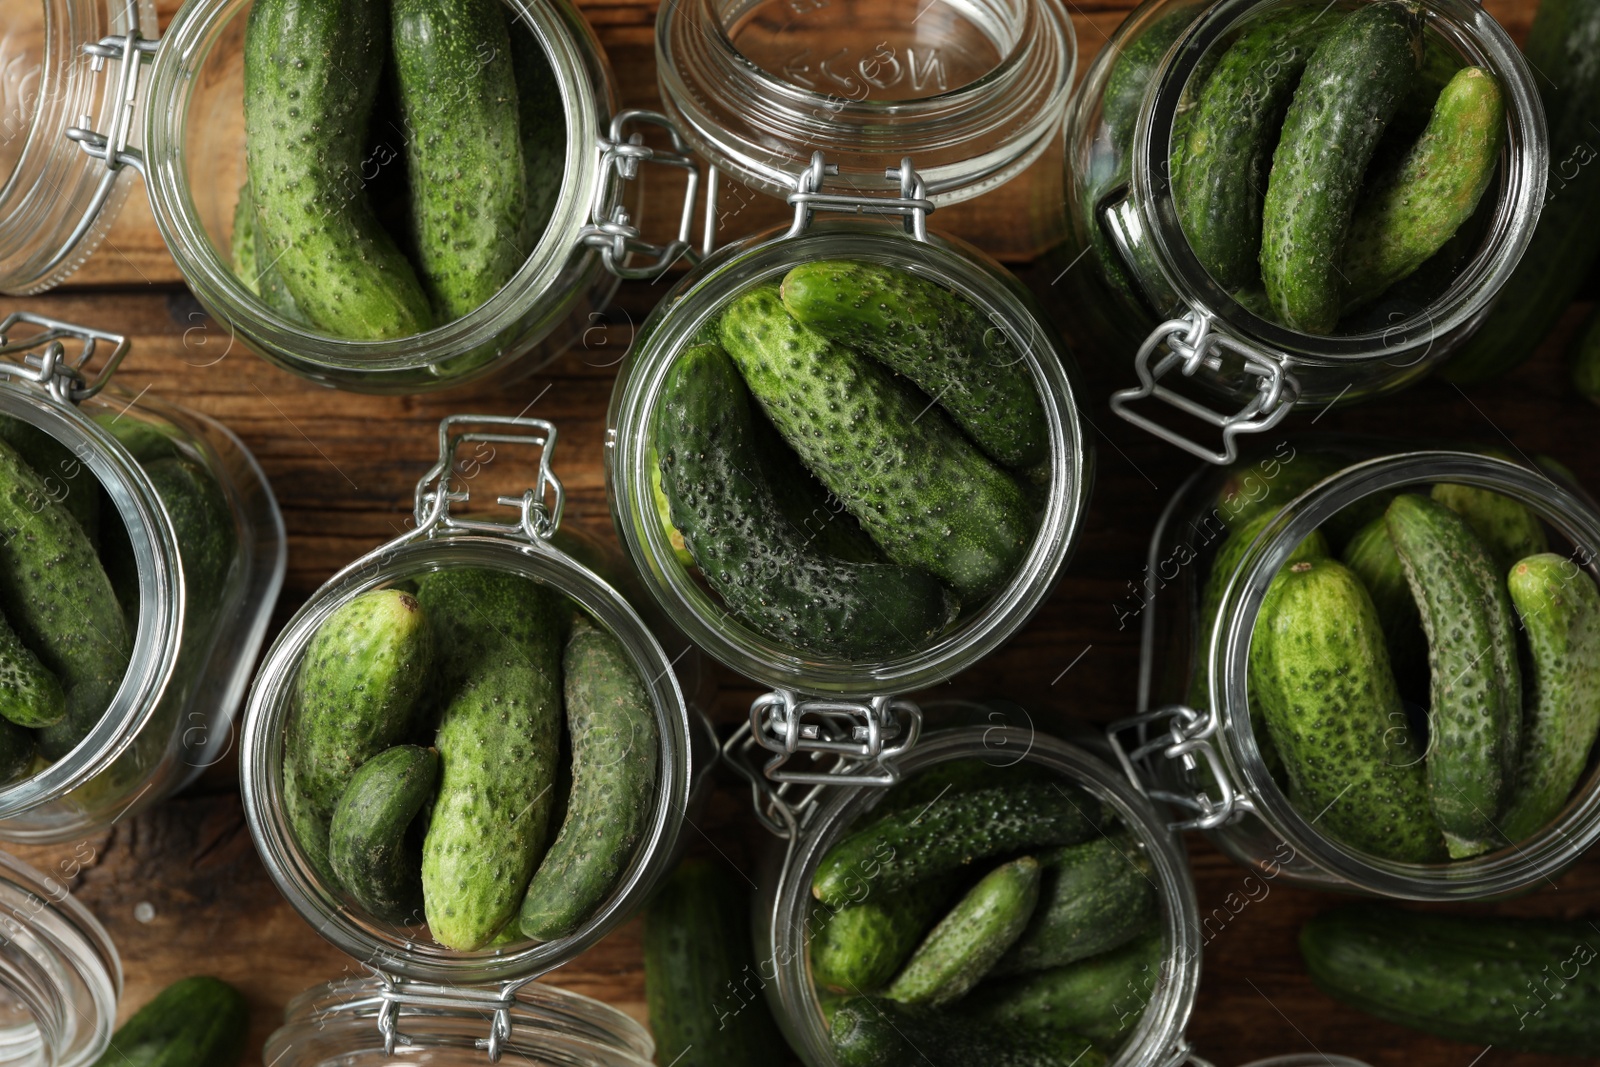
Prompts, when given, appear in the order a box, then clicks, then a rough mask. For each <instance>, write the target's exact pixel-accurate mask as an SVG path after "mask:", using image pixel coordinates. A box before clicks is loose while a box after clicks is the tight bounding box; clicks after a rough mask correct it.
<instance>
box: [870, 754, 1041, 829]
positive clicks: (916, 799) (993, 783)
mask: <svg viewBox="0 0 1600 1067" xmlns="http://www.w3.org/2000/svg"><path fill="white" fill-rule="evenodd" d="M1053 777H1054V772H1053V771H1050V770H1047V769H1045V768H1044V767H1042V766H1040V765H1039V764H1036V763H1027V762H1024V763H1014V762H1012V757H1010V756H1006V757H1003V759H1001V761H1000V762H995V763H991V762H990V761H989V759H986V758H984V757H982V756H969V757H966V758H964V759H953V760H945V761H944V762H942V763H936V764H934V765H933V766H932V767H929V768H928V769H927V770H923V771H918V772H917V773H916V774H914V775H912V776H911V777H910V778H906V779H904V780H902V781H900V782H897V783H895V784H894V785H893V786H891V787H890V788H889V789H888V790H887V791H885V793H884V796H883V799H882V800H880V801H879V802H878V805H877V806H876V807H875V808H873V809H872V811H871V812H870V816H871V818H872V819H873V820H877V819H882V818H884V817H885V816H888V815H893V814H894V813H895V812H897V811H906V810H908V809H910V810H914V811H918V812H920V811H922V810H923V809H924V808H926V807H927V806H928V805H930V804H932V803H934V802H935V801H938V800H943V799H944V798H946V797H948V796H954V795H956V794H958V793H966V792H970V791H971V790H973V789H989V788H994V787H997V786H1005V785H1014V784H1016V783H1018V782H1025V781H1049V780H1051V779H1052V778H1053Z"/></svg>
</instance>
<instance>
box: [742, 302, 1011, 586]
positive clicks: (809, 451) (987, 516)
mask: <svg viewBox="0 0 1600 1067" xmlns="http://www.w3.org/2000/svg"><path fill="white" fill-rule="evenodd" d="M722 344H723V347H724V348H725V349H726V350H727V353H728V355H730V356H732V357H733V360H734V362H735V363H737V364H738V366H739V370H740V373H742V374H743V376H744V379H745V382H746V384H747V385H749V387H750V392H751V393H752V394H753V395H754V396H755V398H756V399H757V400H758V401H759V402H760V404H761V406H762V408H763V409H764V410H765V411H766V413H767V415H768V417H770V418H771V419H772V422H773V425H775V426H776V427H777V428H778V432H779V433H781V434H782V435H783V437H784V439H785V440H786V441H788V442H789V444H790V446H791V447H793V448H794V450H795V451H796V452H797V453H799V455H800V458H801V460H802V461H804V463H805V465H806V466H807V467H808V468H810V470H811V472H812V473H813V474H815V475H816V476H817V478H818V479H819V480H821V482H822V483H823V484H824V485H825V486H827V487H828V489H829V490H830V491H831V492H832V493H833V494H834V495H835V496H837V497H838V498H839V499H840V500H842V501H843V502H844V505H845V507H847V508H849V510H850V512H851V514H853V515H855V517H856V518H857V519H858V520H860V522H861V525H862V527H863V528H864V529H865V530H866V531H867V534H868V535H869V536H871V538H872V539H873V540H874V541H876V542H877V544H878V547H879V548H881V549H883V551H884V554H885V555H887V556H888V557H889V559H890V560H892V561H894V562H895V563H899V564H901V565H902V566H907V567H921V568H922V569H924V570H927V571H929V572H931V573H932V574H933V575H935V576H936V577H938V578H940V579H941V580H943V581H944V582H946V583H948V584H949V585H951V586H953V587H954V588H955V590H956V592H957V593H958V594H960V595H961V597H962V598H963V599H966V598H978V597H983V596H987V595H989V594H990V593H993V592H995V591H996V590H998V589H999V588H1000V587H1001V586H1003V585H1004V584H1005V583H1006V582H1007V581H1008V580H1009V579H1010V578H1011V576H1012V574H1013V573H1014V572H1015V571H1016V569H1017V567H1018V566H1019V565H1020V564H1021V562H1022V560H1023V558H1024V556H1025V555H1026V553H1027V549H1028V545H1029V543H1030V541H1031V540H1032V537H1033V517H1032V515H1031V513H1030V509H1029V508H1028V505H1027V501H1026V499H1025V498H1024V497H1023V494H1022V489H1021V487H1020V486H1019V485H1018V484H1017V482H1016V481H1015V479H1013V478H1012V477H1011V475H1010V474H1008V473H1007V472H1006V471H1004V470H1002V469H1001V468H999V467H997V466H995V465H994V463H993V462H992V461H991V460H990V459H989V458H988V457H986V456H985V455H984V454H983V453H982V452H980V451H979V450H978V448H977V447H976V446H975V445H973V444H972V443H971V442H969V441H968V440H967V439H966V437H965V436H964V435H963V434H962V433H961V432H960V431H959V430H957V429H956V428H955V427H954V426H952V425H951V424H950V422H949V421H948V420H947V419H946V418H945V416H944V414H943V413H942V412H940V411H939V410H938V409H937V408H931V409H930V407H929V404H928V402H927V401H926V400H923V399H920V398H919V396H918V395H917V394H916V393H915V392H914V391H913V390H911V389H909V388H908V387H907V386H906V385H905V383H903V382H899V381H896V380H895V379H894V377H893V375H892V374H891V373H890V372H889V371H887V370H886V369H884V368H883V367H880V366H879V365H878V364H876V363H874V362H872V361H870V360H867V359H865V358H864V357H861V356H858V355H856V354H854V353H852V352H850V351H848V350H847V349H844V348H841V347H839V346H838V345H835V344H833V343H832V342H831V341H828V340H827V339H826V338H824V337H822V336H821V335H820V334H818V333H816V332H815V331H813V330H810V329H808V328H807V327H805V326H803V325H801V324H800V323H798V322H796V321H795V320H794V319H793V318H791V317H790V315H789V313H788V312H787V311H786V310H784V307H783V301H782V299H781V298H780V295H779V292H778V288H777V286H772V285H763V286H758V287H756V288H754V289H751V290H749V291H747V292H745V293H742V294H741V295H739V296H738V297H736V298H735V299H734V300H733V302H732V303H730V304H729V305H728V306H727V308H726V309H725V310H724V311H723V314H722Z"/></svg>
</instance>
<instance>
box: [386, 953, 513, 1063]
mask: <svg viewBox="0 0 1600 1067" xmlns="http://www.w3.org/2000/svg"><path fill="white" fill-rule="evenodd" d="M378 980H379V981H380V982H381V983H382V988H381V989H380V990H379V993H378V995H379V996H380V997H381V998H382V999H383V1003H382V1004H381V1005H380V1006H379V1008H378V1033H379V1034H381V1035H382V1036H383V1054H384V1055H385V1056H393V1055H394V1054H395V1049H396V1048H416V1047H422V1046H423V1045H424V1043H423V1042H419V1041H417V1040H415V1039H414V1038H410V1037H407V1036H406V1035H405V1034H403V1033H401V1032H400V1009H401V1008H414V1009H418V1014H437V1013H439V1012H441V1011H445V1012H456V1013H462V1012H466V1011H470V1012H471V1013H472V1014H474V1015H483V1016H488V1017H489V1020H490V1021H489V1036H488V1037H486V1038H483V1037H480V1038H478V1039H476V1040H475V1041H473V1047H474V1048H480V1049H483V1050H484V1051H486V1052H488V1054H489V1062H490V1063H498V1062H499V1061H500V1054H501V1053H502V1052H504V1051H505V1047H506V1044H507V1042H509V1041H510V1040H511V1009H512V1007H513V1006H515V1004H516V998H517V990H519V989H521V988H522V987H523V986H525V985H527V984H528V982H529V981H531V979H526V978H524V979H519V980H517V981H515V982H506V983H504V984H502V985H500V986H498V987H494V988H489V989H479V988H474V987H472V986H441V985H428V984H425V983H421V982H408V981H406V980H404V979H401V978H393V977H390V976H389V975H387V974H383V973H382V972H379V973H378Z"/></svg>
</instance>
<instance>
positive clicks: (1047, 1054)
mask: <svg viewBox="0 0 1600 1067" xmlns="http://www.w3.org/2000/svg"><path fill="white" fill-rule="evenodd" d="M828 1036H829V1038H830V1039H831V1040H832V1042H833V1054H834V1056H835V1057H836V1058H837V1059H838V1061H839V1063H840V1064H841V1065H842V1067H901V1065H903V1064H907V1063H926V1064H929V1065H931V1067H972V1065H973V1064H982V1065H983V1067H1103V1065H1104V1064H1105V1062H1106V1058H1105V1056H1104V1055H1103V1054H1102V1053H1100V1052H1099V1051H1098V1050H1096V1049H1095V1048H1094V1046H1093V1045H1092V1044H1090V1042H1089V1039H1088V1038H1085V1037H1080V1036H1078V1035H1077V1034H1072V1033H1067V1032H1065V1031H1054V1032H1048V1033H1027V1032H1020V1031H1006V1030H1000V1029H995V1028H992V1027H985V1026H981V1025H979V1024H977V1023H974V1022H973V1021H972V1020H970V1019H967V1018H964V1017H962V1016H960V1015H955V1014H952V1013H949V1012H939V1011H919V1010H918V1009H916V1008H913V1007H911V1006H909V1005H905V1004H901V1003H899V1002H897V1001H893V1000H887V999H882V998H878V997H851V998H850V999H848V1000H846V1001H844V1002H843V1003H842V1004H840V1005H838V1007H836V1008H834V1011H833V1020H832V1023H831V1024H830V1026H829V1030H828Z"/></svg>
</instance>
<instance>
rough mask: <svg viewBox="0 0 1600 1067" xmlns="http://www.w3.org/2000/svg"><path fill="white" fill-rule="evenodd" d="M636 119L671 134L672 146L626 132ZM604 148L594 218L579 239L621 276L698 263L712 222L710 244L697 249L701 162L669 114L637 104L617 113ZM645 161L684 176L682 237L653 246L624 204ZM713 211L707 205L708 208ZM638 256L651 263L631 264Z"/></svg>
mask: <svg viewBox="0 0 1600 1067" xmlns="http://www.w3.org/2000/svg"><path fill="white" fill-rule="evenodd" d="M633 123H643V124H646V125H651V126H660V127H662V128H663V129H665V130H666V131H667V133H668V134H669V135H671V137H672V149H671V151H667V150H665V149H661V148H652V147H650V146H649V145H647V144H645V143H644V134H642V133H640V132H639V131H637V130H635V131H634V132H632V133H629V132H628V127H629V126H630V125H631V124H633ZM597 146H598V148H599V150H600V166H601V176H600V186H599V188H598V189H596V190H595V198H594V203H593V205H592V206H591V207H590V209H589V217H590V218H591V219H592V220H593V221H592V222H591V223H590V224H589V225H587V226H585V227H584V228H583V229H582V230H580V231H579V233H578V239H579V240H580V241H581V242H582V243H584V244H585V245H588V246H589V247H590V248H596V249H599V250H600V258H601V259H602V260H603V261H604V262H605V265H606V269H607V270H609V271H610V272H611V273H613V274H615V275H616V276H617V277H619V278H628V279H637V278H655V277H656V276H658V275H660V274H661V273H662V272H663V271H665V270H666V269H667V268H668V267H670V266H672V264H674V263H676V262H677V261H678V260H679V259H680V258H681V259H684V260H686V261H687V262H688V263H689V265H690V266H693V265H694V264H696V263H698V262H699V261H700V258H701V256H702V255H703V254H709V252H710V247H709V244H710V240H711V235H710V225H709V223H708V224H707V235H706V243H707V247H705V248H703V249H701V250H699V251H697V250H696V249H695V248H694V247H693V245H692V243H691V242H690V240H689V234H690V232H691V231H692V230H693V228H694V209H695V202H696V200H697V199H698V198H699V195H700V165H699V164H698V163H696V162H695V160H694V157H692V156H691V155H690V154H689V146H688V144H687V143H685V142H684V140H683V137H682V136H681V135H680V134H679V133H678V131H677V129H676V128H675V127H674V126H673V125H672V121H671V120H670V119H668V118H667V117H666V116H665V115H662V114H660V113H659V112H655V111H645V110H641V109H638V108H635V109H632V110H628V111H621V112H618V113H617V115H616V117H615V118H613V119H612V120H611V129H610V131H609V135H608V136H602V137H600V138H599V140H598V141H597ZM641 163H660V164H662V165H664V166H668V167H673V168H675V169H677V170H681V171H683V172H684V173H685V174H686V176H687V177H686V182H685V186H686V187H685V189H684V193H683V213H682V214H681V215H680V216H679V219H678V236H677V238H676V239H675V240H672V241H669V242H668V243H666V244H652V243H650V242H649V241H646V240H644V239H643V238H642V237H641V236H640V234H639V227H637V226H635V225H634V223H633V218H632V216H630V215H629V214H628V209H627V208H626V207H624V206H623V205H622V203H621V186H622V183H623V182H631V181H633V180H634V179H636V178H638V176H639V165H640V164H641ZM708 210H709V209H708ZM635 255H642V256H648V257H649V262H648V263H645V264H643V265H640V266H631V265H629V263H628V261H629V259H631V258H632V257H633V256H635Z"/></svg>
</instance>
